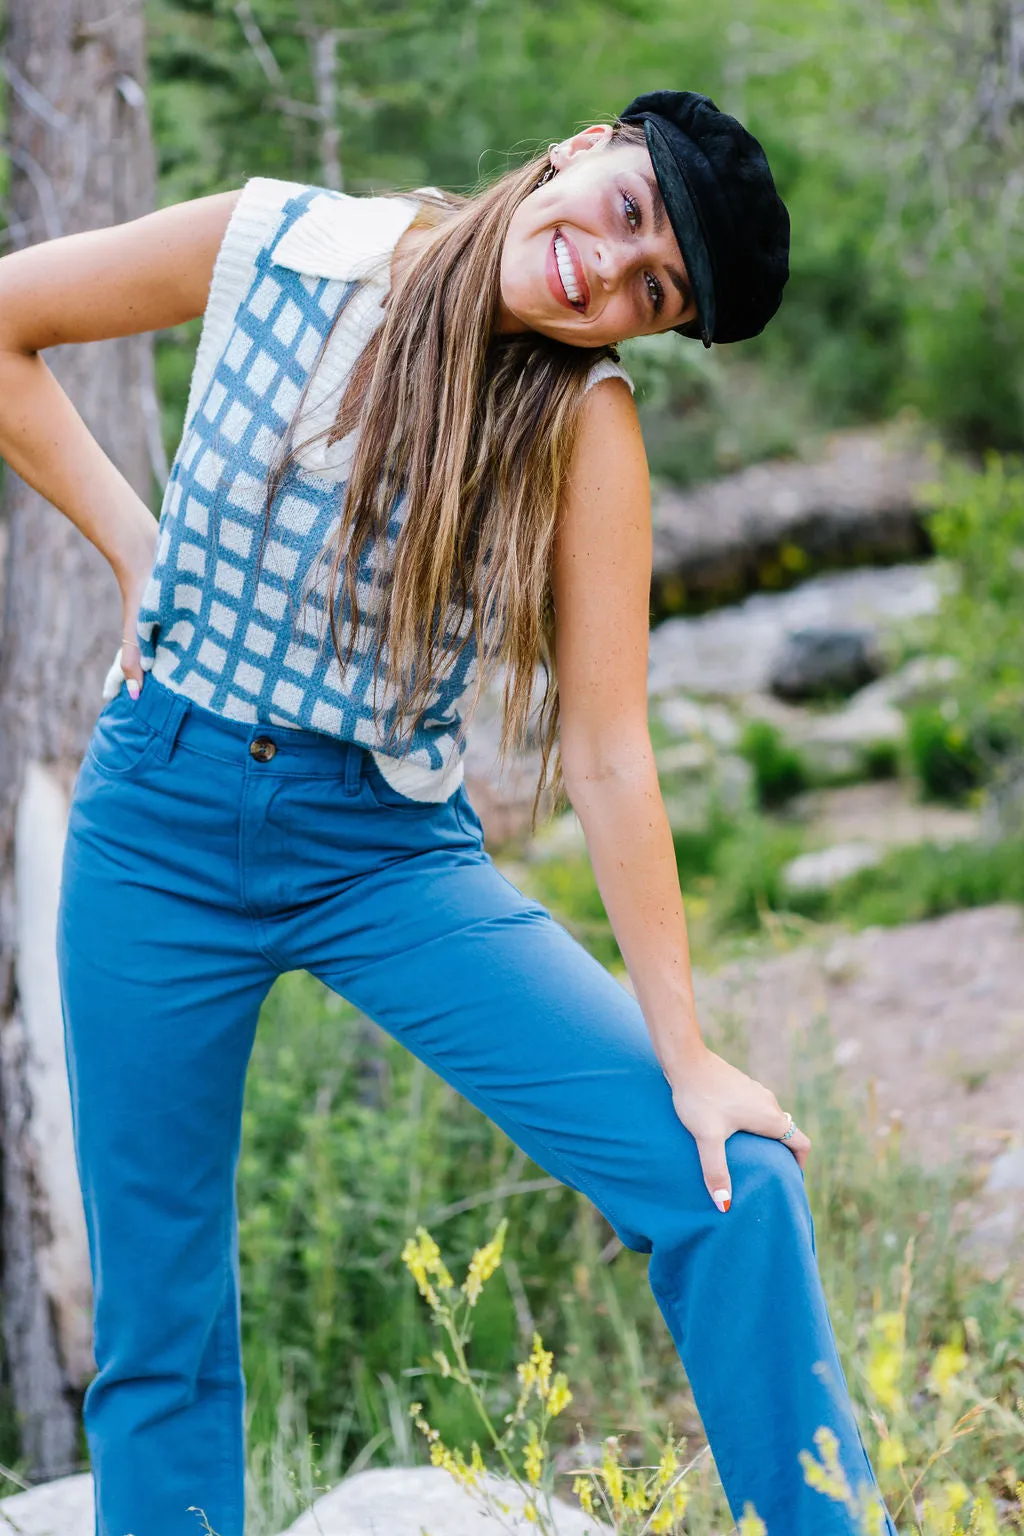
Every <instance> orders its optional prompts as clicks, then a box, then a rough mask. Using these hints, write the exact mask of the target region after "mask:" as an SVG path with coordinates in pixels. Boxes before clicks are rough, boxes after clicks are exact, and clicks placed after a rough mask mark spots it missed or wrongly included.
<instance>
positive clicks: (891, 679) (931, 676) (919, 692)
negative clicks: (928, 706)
mask: <svg viewBox="0 0 1024 1536" xmlns="http://www.w3.org/2000/svg"><path fill="white" fill-rule="evenodd" d="M959 670H960V668H959V666H958V664H957V662H956V661H955V660H954V658H953V657H952V656H915V657H914V658H913V659H912V660H911V661H908V662H907V663H906V665H905V666H902V667H900V668H899V669H898V670H897V671H896V672H890V673H889V675H888V677H880V678H879V679H878V681H877V682H874V683H868V685H867V687H866V688H862V689H861V690H860V692H859V693H858V694H857V695H856V702H857V703H858V704H860V705H862V706H863V707H864V708H867V707H868V706H869V705H870V706H872V707H874V706H878V705H885V706H886V707H887V708H890V709H892V708H895V709H910V708H912V707H913V706H914V705H915V704H924V703H929V702H933V701H937V700H939V699H941V698H942V697H943V696H944V694H945V693H946V692H947V690H948V688H949V685H950V683H952V682H953V681H954V680H955V679H956V677H957V675H958V673H959ZM852 702H854V701H853V700H851V703H852Z"/></svg>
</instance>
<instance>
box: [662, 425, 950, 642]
mask: <svg viewBox="0 0 1024 1536" xmlns="http://www.w3.org/2000/svg"><path fill="white" fill-rule="evenodd" d="M934 478H935V472H934V469H933V467H932V466H931V464H930V463H929V461H928V459H927V457H926V456H925V454H924V452H922V450H921V447H920V445H919V444H917V443H915V442H913V441H912V440H911V439H910V437H909V435H908V434H907V433H905V432H901V431H900V430H899V429H895V430H894V429H892V428H889V429H883V430H882V431H878V430H877V429H875V430H866V431H864V430H861V431H851V432H841V433H836V434H835V435H834V436H833V437H832V438H831V440H830V442H829V444H828V448H827V451H826V454H825V456H824V458H823V459H821V460H820V461H819V462H817V463H814V464H802V463H798V462H794V461H792V460H785V461H778V462H774V463H767V464H756V465H754V466H753V467H752V468H750V469H744V470H741V471H740V472H739V473H738V474H734V475H726V476H724V477H723V478H722V479H719V480H715V481H713V482H712V483H710V484H708V485H702V486H699V487H698V488H697V489H696V490H693V491H690V492H688V493H681V492H678V491H672V490H669V489H668V488H666V487H657V488H656V491H655V495H654V498H653V509H652V511H653V522H654V569H653V579H652V583H651V600H652V608H653V612H654V614H655V617H656V618H661V617H664V616H665V615H667V614H670V613H678V612H680V610H681V609H682V608H683V607H684V606H691V605H696V606H700V607H708V606H711V605H713V604H716V603H717V604H720V603H722V602H725V601H728V600H730V599H735V598H737V597H742V596H743V595H744V594H745V593H748V592H752V591H756V590H757V589H758V588H762V587H765V586H781V585H785V584H786V583H787V582H789V581H792V580H793V579H794V578H796V579H800V578H804V577H806V576H807V575H809V574H810V573H811V572H814V571H820V570H824V569H827V568H832V567H849V566H853V565H866V564H869V563H875V564H878V565H883V564H888V563H891V562H893V561H901V560H913V559H915V558H920V557H921V556H923V555H926V554H928V553H929V552H930V549H931V545H930V540H929V538H928V535H927V533H926V531H925V526H924V519H923V516H922V508H923V503H922V501H921V499H920V497H919V494H918V488H919V487H920V486H921V485H922V484H924V483H926V482H928V481H930V480H934Z"/></svg>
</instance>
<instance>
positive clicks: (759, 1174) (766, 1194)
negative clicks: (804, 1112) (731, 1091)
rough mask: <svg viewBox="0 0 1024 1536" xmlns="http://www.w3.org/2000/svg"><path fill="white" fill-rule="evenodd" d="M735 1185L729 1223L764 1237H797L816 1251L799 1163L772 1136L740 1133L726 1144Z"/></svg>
mask: <svg viewBox="0 0 1024 1536" xmlns="http://www.w3.org/2000/svg"><path fill="white" fill-rule="evenodd" d="M725 1150H726V1156H727V1157H728V1159H729V1173H730V1177H731V1181H732V1204H731V1206H730V1208H729V1212H728V1217H727V1219H731V1218H735V1220H736V1225H737V1226H740V1227H744V1228H747V1227H752V1228H755V1229H758V1230H760V1231H763V1232H764V1233H765V1234H766V1235H769V1234H770V1235H772V1236H782V1235H783V1233H784V1232H786V1231H790V1232H795V1233H797V1234H798V1235H799V1236H800V1237H801V1238H807V1239H808V1240H809V1241H810V1242H811V1245H812V1247H813V1242H814V1236H813V1225H812V1222H811V1213H810V1208H809V1206H808V1203H807V1190H806V1187H805V1185H804V1176H803V1173H802V1171H801V1168H800V1164H799V1163H798V1162H797V1160H796V1158H795V1157H794V1156H793V1154H792V1152H790V1150H789V1148H788V1147H786V1146H784V1145H783V1144H782V1142H781V1141H776V1140H775V1139H773V1138H772V1137H768V1136H755V1135H753V1134H752V1133H751V1132H749V1131H737V1132H735V1134H734V1135H732V1136H730V1137H729V1140H728V1141H727V1142H726V1144H725Z"/></svg>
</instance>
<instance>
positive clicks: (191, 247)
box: [0, 189, 242, 352]
mask: <svg viewBox="0 0 1024 1536" xmlns="http://www.w3.org/2000/svg"><path fill="white" fill-rule="evenodd" d="M241 195H242V194H241V189H234V190H232V191H229V192H218V193H214V194H213V195H212V196H210V197H200V198H193V199H190V200H189V201H187V202H183V203H175V204H173V205H172V206H170V207H168V208H161V209H159V210H158V211H156V212H155V213H148V214H145V215H144V216H143V217H142V218H138V219H131V220H129V221H127V222H126V223H124V224H114V225H110V226H107V227H106V228H103V229H92V230H86V231H83V232H82V233H80V234H74V235H63V236H60V237H59V238H58V239H55V240H46V241H43V242H42V243H40V244H39V245H34V246H29V247H28V248H26V249H25V250H21V251H14V252H12V253H11V254H10V255H8V256H5V257H3V258H2V259H0V347H3V348H5V349H6V350H8V351H19V352H41V351H43V350H44V349H45V348H47V347H53V346H59V345H62V344H65V343H70V342H84V341H103V340H106V339H108V338H110V337H113V336H129V335H134V334H136V333H137V332H140V331H156V330H163V329H167V328H169V327H171V326H174V325H180V324H181V323H182V322H183V321H186V320H192V319H195V318H196V317H197V316H199V315H201V314H202V313H203V311H204V309H205V307H206V301H207V298H208V296H209V291H210V283H211V280H212V276H213V268H214V263H215V261H216V258H217V253H218V251H219V249H220V246H221V243H222V241H223V239H224V235H225V232H226V230H227V226H228V223H229V221H230V219H231V215H232V213H233V211H234V208H235V205H236V203H237V202H238V199H239V197H240V196H241Z"/></svg>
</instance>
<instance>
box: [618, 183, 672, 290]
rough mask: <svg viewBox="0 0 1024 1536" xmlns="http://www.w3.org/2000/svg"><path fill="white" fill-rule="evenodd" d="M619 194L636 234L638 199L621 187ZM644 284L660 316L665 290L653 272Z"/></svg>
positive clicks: (630, 226)
mask: <svg viewBox="0 0 1024 1536" xmlns="http://www.w3.org/2000/svg"><path fill="white" fill-rule="evenodd" d="M619 193H620V196H621V197H622V206H623V208H624V209H625V212H626V223H627V224H628V225H629V228H630V231H631V232H632V233H633V234H636V231H637V230H638V229H639V228H640V223H641V218H642V215H641V212H640V204H639V203H638V202H637V201H636V198H634V197H630V195H629V193H628V192H625V191H623V189H622V188H621V187H620V188H619ZM644 283H645V285H646V287H647V295H648V298H649V299H650V301H651V308H652V310H653V311H654V313H655V314H656V315H657V314H660V312H661V306H662V304H664V302H665V290H664V289H663V288H662V286H661V284H660V283H659V282H658V279H657V278H656V277H655V276H654V274H653V273H652V272H648V273H646V274H645V276H644Z"/></svg>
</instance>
